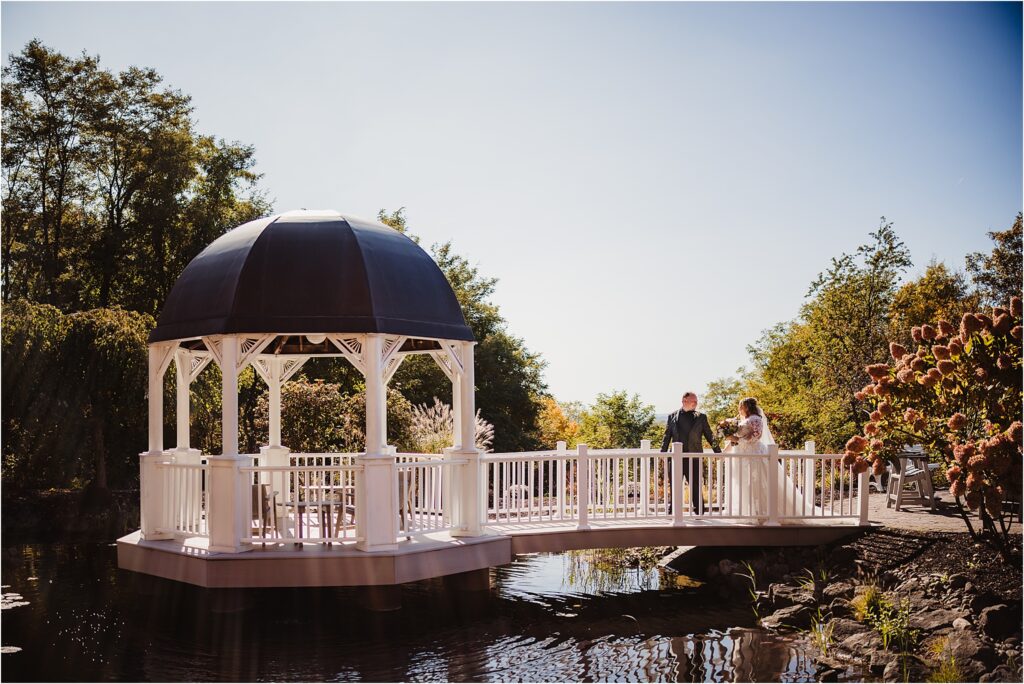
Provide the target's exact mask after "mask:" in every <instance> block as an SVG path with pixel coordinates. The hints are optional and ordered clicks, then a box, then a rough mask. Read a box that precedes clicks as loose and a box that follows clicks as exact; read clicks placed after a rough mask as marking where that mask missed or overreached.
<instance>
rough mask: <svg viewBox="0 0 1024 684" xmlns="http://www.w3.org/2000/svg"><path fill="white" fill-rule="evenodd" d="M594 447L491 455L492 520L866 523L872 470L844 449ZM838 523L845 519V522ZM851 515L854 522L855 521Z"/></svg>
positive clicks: (488, 509)
mask: <svg viewBox="0 0 1024 684" xmlns="http://www.w3.org/2000/svg"><path fill="white" fill-rule="evenodd" d="M644 447H645V448H641V449H614V450H611V449H605V450H599V449H594V450H591V449H588V448H587V447H586V446H585V445H580V446H579V447H578V448H577V450H576V451H573V452H569V451H565V450H556V451H546V452H534V453H527V454H486V455H484V456H482V457H481V459H480V461H481V478H482V485H483V489H484V491H485V492H486V506H485V508H484V510H485V512H484V515H483V524H484V525H491V526H501V527H508V526H509V525H513V526H514V525H516V524H536V523H575V524H576V525H577V526H578V527H579V528H580V529H586V528H587V527H589V526H590V523H592V522H606V521H607V522H616V521H629V520H644V519H662V520H667V521H671V522H672V523H673V524H676V525H682V524H685V523H686V521H687V520H688V519H693V520H708V521H714V520H723V521H730V522H752V523H755V524H768V525H773V524H779V523H780V522H781V521H787V522H800V521H805V522H807V521H814V520H820V519H850V518H855V519H857V520H858V521H859V522H861V523H862V524H866V521H867V508H866V506H867V499H866V497H861V496H859V494H860V487H861V486H865V485H864V484H863V482H864V480H866V476H864V475H862V476H860V477H858V476H857V475H855V474H854V473H853V471H852V469H851V468H849V467H844V466H842V455H841V454H814V453H810V452H806V451H784V452H779V451H773V453H770V454H737V453H728V454H714V453H702V454H684V453H682V452H681V451H679V446H678V445H675V447H676V448H675V451H673V452H669V453H664V452H659V451H656V450H652V449H650V448H649V447H648V446H647V445H646V444H645V445H644ZM837 522H839V520H837ZM846 522H849V520H847V521H846Z"/></svg>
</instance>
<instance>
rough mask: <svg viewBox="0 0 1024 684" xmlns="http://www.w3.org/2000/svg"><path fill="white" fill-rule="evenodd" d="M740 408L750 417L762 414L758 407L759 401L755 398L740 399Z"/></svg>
mask: <svg viewBox="0 0 1024 684" xmlns="http://www.w3.org/2000/svg"><path fill="white" fill-rule="evenodd" d="M740 408H741V409H742V410H743V412H744V413H746V414H747V415H748V416H756V415H758V414H759V413H760V407H759V406H758V405H757V399H755V398H754V397H747V398H746V399H740Z"/></svg>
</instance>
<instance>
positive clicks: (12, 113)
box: [0, 40, 268, 315]
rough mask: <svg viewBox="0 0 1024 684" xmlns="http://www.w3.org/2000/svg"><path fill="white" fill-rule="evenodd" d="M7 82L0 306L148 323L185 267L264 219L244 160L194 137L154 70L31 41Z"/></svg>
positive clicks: (184, 106)
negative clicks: (34, 304)
mask: <svg viewBox="0 0 1024 684" xmlns="http://www.w3.org/2000/svg"><path fill="white" fill-rule="evenodd" d="M3 77H4V78H3V95H2V97H3V107H4V117H3V154H2V157H3V162H2V172H3V182H4V184H3V214H4V223H5V225H4V232H3V239H2V245H0V249H2V259H0V263H2V270H0V279H2V282H3V299H4V301H5V302H7V301H12V300H13V299H16V298H26V299H31V300H34V301H39V302H46V303H49V304H53V305H55V306H57V307H58V308H60V309H62V310H65V311H71V310H82V309H89V308H93V307H108V306H113V305H120V306H124V307H126V308H129V309H133V310H136V311H141V312H144V313H148V314H151V315H156V313H157V311H158V309H159V307H160V305H161V303H162V302H163V301H164V299H165V297H166V295H167V293H168V291H169V290H170V287H171V286H172V285H173V283H174V281H175V279H176V278H177V276H178V274H179V273H180V272H181V270H182V269H183V268H184V266H185V264H187V263H188V262H189V261H190V260H191V259H192V257H194V256H195V255H196V254H197V253H198V252H199V251H200V250H201V249H202V248H203V247H205V246H206V244H207V243H209V242H210V241H211V240H212V239H213V238H215V237H217V236H219V235H220V234H221V233H223V232H224V231H225V230H227V229H229V228H231V227H233V226H235V225H237V224H238V223H241V222H243V221H246V220H249V219H251V218H255V217H257V216H258V215H261V214H262V213H264V212H265V211H266V210H267V209H268V205H267V203H266V201H265V200H264V199H263V197H262V195H261V194H260V193H259V192H258V191H257V190H255V183H256V181H257V180H258V176H257V175H256V174H255V173H253V171H252V167H253V165H254V163H255V162H254V159H253V149H252V148H251V147H248V146H245V145H240V144H238V143H225V142H223V141H218V140H216V139H215V138H213V137H211V136H203V135H200V134H198V133H196V132H195V130H194V128H193V122H192V119H191V114H192V106H191V102H190V98H189V97H188V96H187V95H184V94H182V93H181V92H180V91H176V90H173V89H170V88H165V87H163V85H162V78H161V76H160V75H159V74H158V73H157V72H156V71H154V70H152V69H143V68H138V67H129V68H128V69H126V70H124V71H123V72H120V73H113V72H111V71H108V70H104V69H102V68H100V64H99V58H97V57H90V56H88V55H84V54H83V55H82V56H81V57H78V58H69V57H67V56H65V55H62V54H60V53H59V52H56V51H54V50H51V49H50V48H48V47H46V46H45V45H43V44H42V43H40V42H39V41H37V40H34V41H32V42H30V43H28V44H27V45H26V46H25V48H24V49H23V50H22V51H21V52H20V53H17V54H13V55H11V56H10V60H9V65H8V66H7V67H5V68H4V70H3Z"/></svg>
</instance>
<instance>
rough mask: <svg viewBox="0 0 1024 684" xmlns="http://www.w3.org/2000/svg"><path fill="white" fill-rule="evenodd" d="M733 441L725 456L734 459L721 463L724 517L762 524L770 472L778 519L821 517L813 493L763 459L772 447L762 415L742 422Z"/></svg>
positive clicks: (777, 465)
mask: <svg viewBox="0 0 1024 684" xmlns="http://www.w3.org/2000/svg"><path fill="white" fill-rule="evenodd" d="M736 437H737V438H739V442H738V443H737V444H735V445H733V446H731V447H729V448H728V449H726V452H725V453H727V454H737V456H735V457H732V458H726V459H724V461H725V492H724V504H725V505H724V508H725V515H727V516H735V517H743V518H751V517H752V518H757V519H758V521H761V522H763V521H765V520H767V519H768V482H769V477H768V474H769V470H768V469H769V468H774V469H775V471H776V472H775V478H774V479H775V482H776V487H777V489H776V501H777V502H778V514H779V517H781V518H785V517H787V516H796V515H800V516H804V515H807V516H810V515H821V508H820V507H818V506H815V505H814V492H813V491H808V492H804V491H802V490H801V489H800V488H799V487H797V485H796V483H795V482H794V481H793V478H791V477H790V476H789V475H788V474H786V469H785V466H784V465H783V464H782V463H781V462H780V461H779V460H778V459H765V458H763V455H764V454H767V453H768V445H769V444H774V443H775V439H774V438H773V437H772V432H771V430H770V429H769V428H768V419H767V418H765V416H764V413H763V412H761V411H760V410H759V413H758V414H757V415H752V416H748V417H746V418H744V419H743V420H741V421H740V424H739V431H738V432H737V433H736ZM780 522H786V521H785V520H782V521H780Z"/></svg>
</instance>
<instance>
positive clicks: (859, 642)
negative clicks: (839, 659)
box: [839, 630, 882, 658]
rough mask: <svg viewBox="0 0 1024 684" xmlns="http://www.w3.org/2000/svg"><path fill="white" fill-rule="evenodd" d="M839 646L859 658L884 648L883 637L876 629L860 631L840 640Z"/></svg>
mask: <svg viewBox="0 0 1024 684" xmlns="http://www.w3.org/2000/svg"><path fill="white" fill-rule="evenodd" d="M839 648H841V649H842V650H843V651H845V652H847V653H850V654H852V655H854V656H856V657H858V658H867V657H868V656H869V655H870V654H871V653H874V652H875V651H880V650H882V637H880V636H878V633H877V632H875V631H874V630H868V631H864V632H858V633H856V634H852V635H850V636H848V637H846V638H845V639H843V640H842V641H841V642H839Z"/></svg>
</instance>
